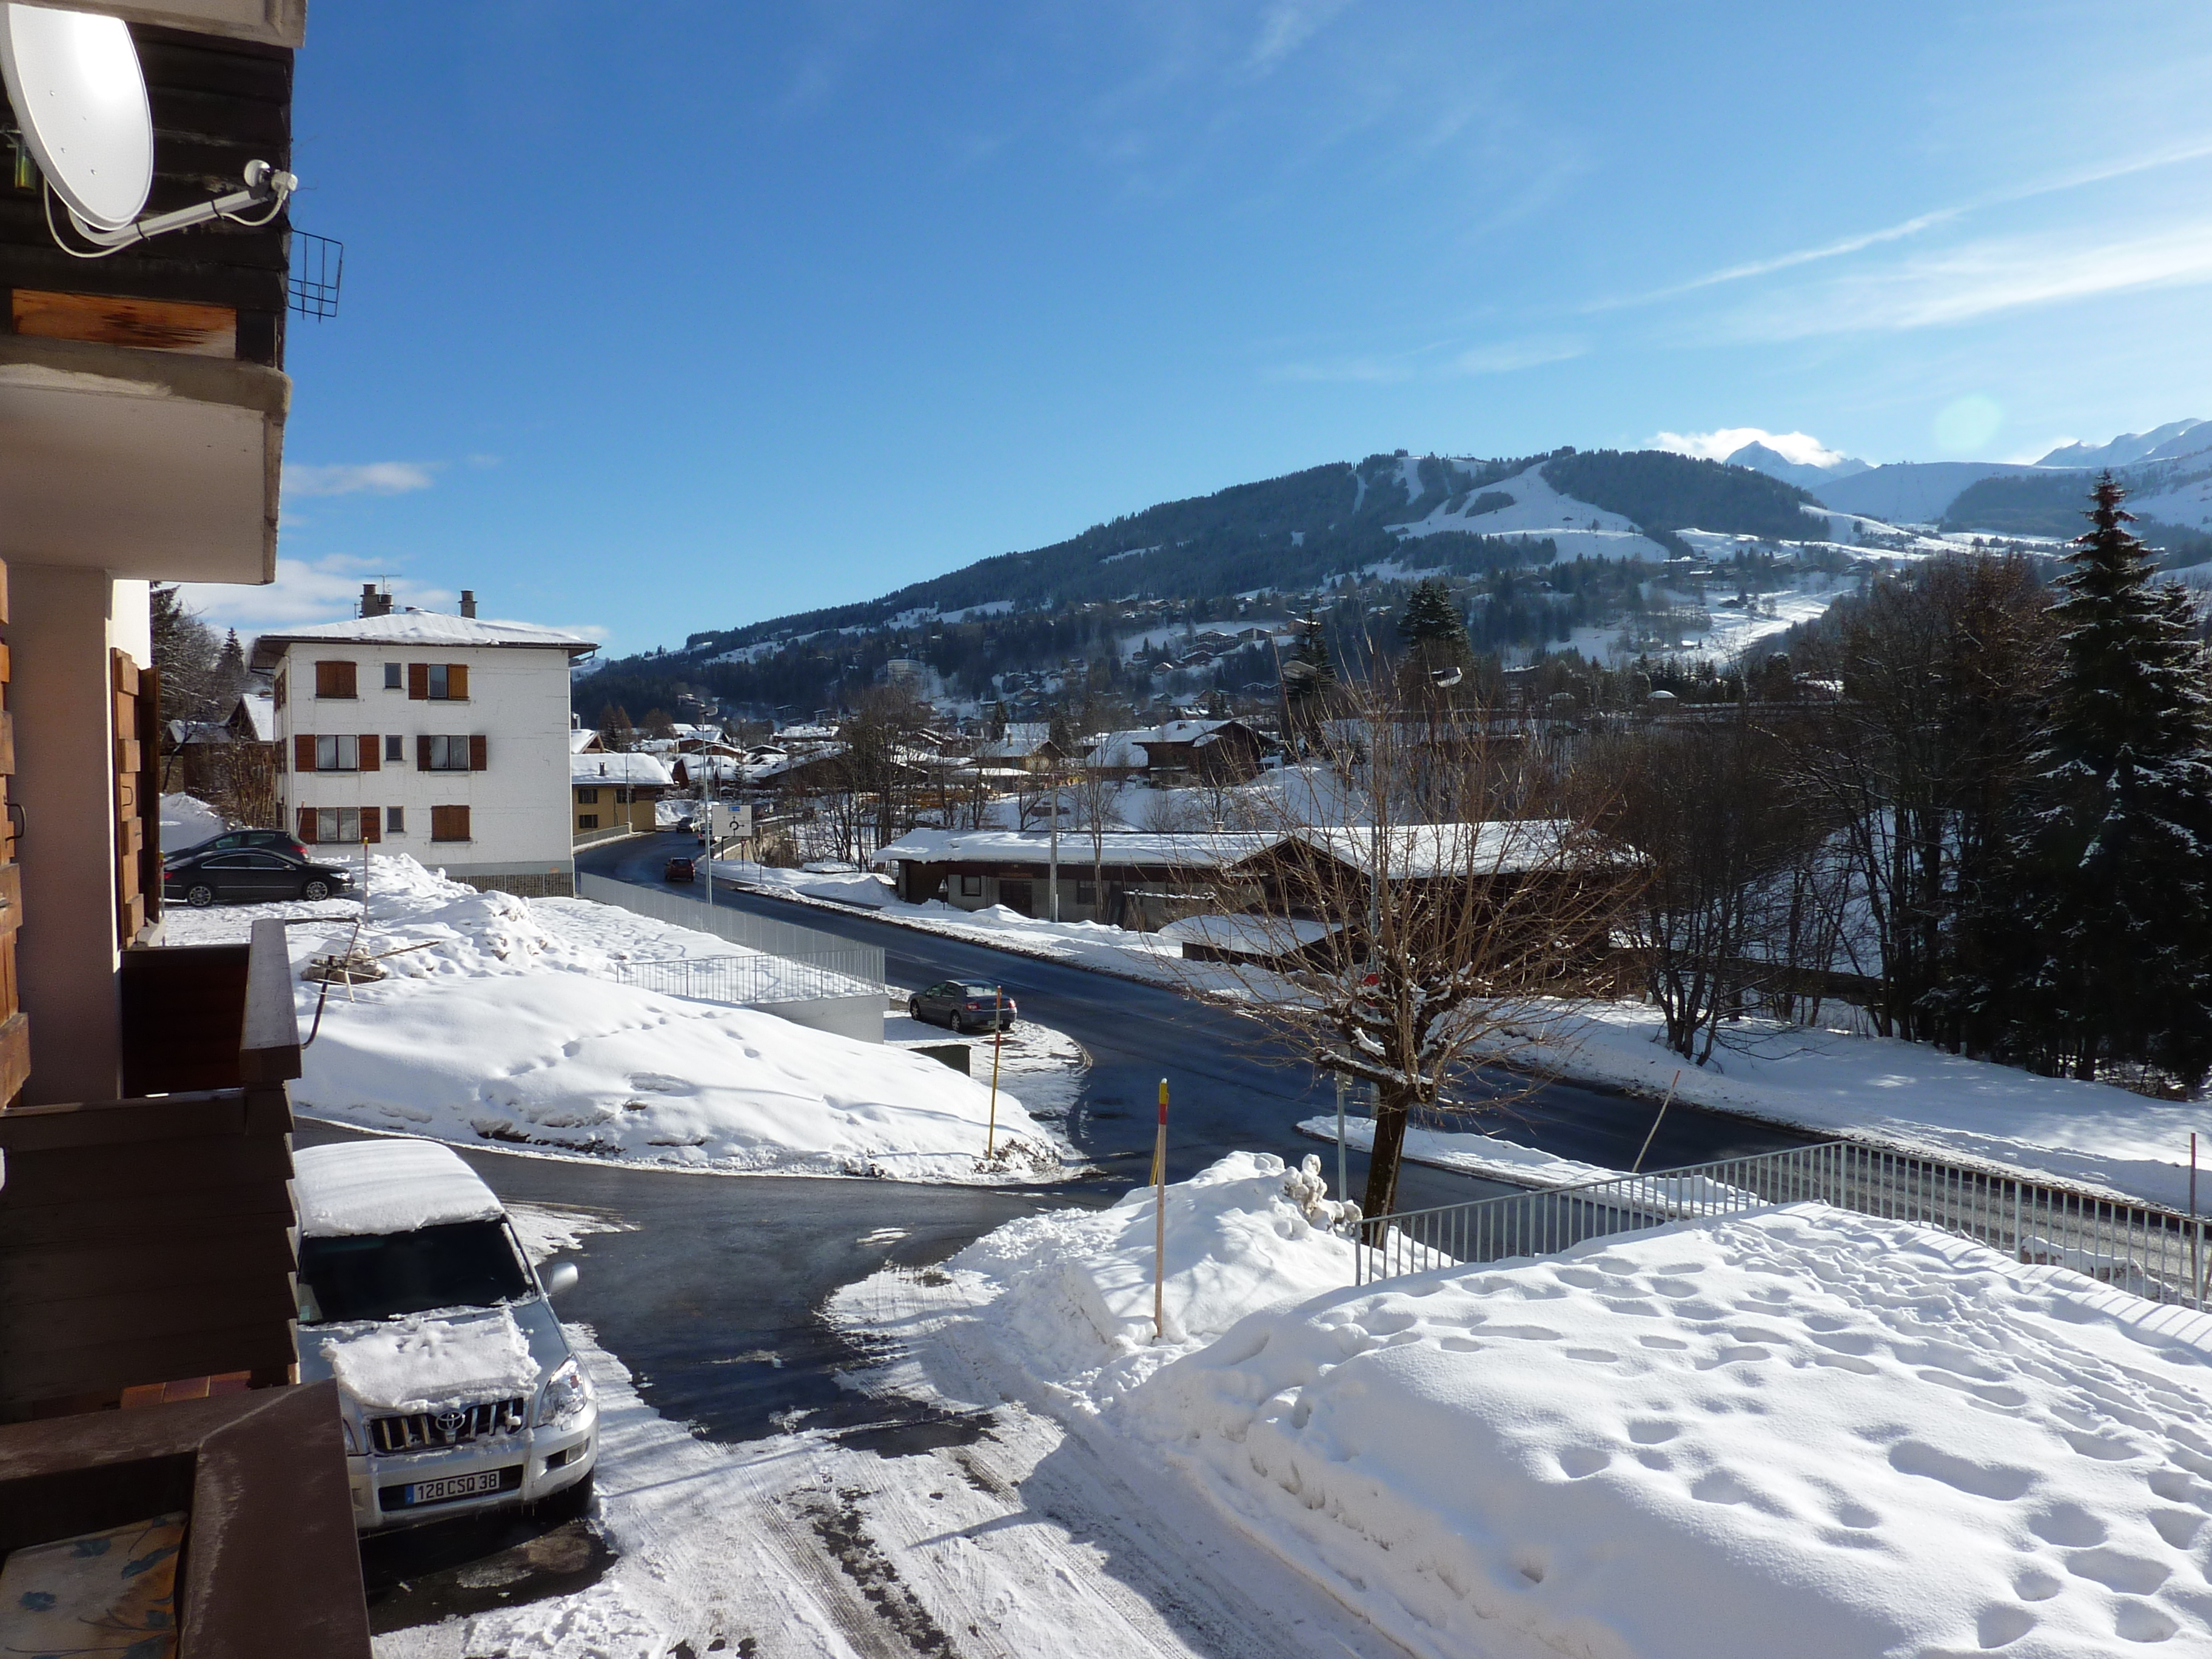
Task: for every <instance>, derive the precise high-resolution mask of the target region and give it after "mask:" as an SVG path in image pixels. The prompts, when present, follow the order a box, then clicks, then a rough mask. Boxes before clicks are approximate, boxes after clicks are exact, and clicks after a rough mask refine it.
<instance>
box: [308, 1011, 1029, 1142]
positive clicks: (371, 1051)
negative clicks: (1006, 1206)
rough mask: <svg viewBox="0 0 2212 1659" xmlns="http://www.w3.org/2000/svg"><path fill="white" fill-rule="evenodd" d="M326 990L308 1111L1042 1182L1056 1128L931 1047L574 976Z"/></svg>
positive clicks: (378, 1124) (471, 1138) (465, 1134)
mask: <svg viewBox="0 0 2212 1659" xmlns="http://www.w3.org/2000/svg"><path fill="white" fill-rule="evenodd" d="M356 996H357V998H358V999H359V1000H358V1001H356V1002H352V1003H347V1002H344V1001H343V1000H340V998H339V997H338V995H337V994H333V997H332V1000H331V1003H330V1005H329V1006H328V1007H327V1008H326V1009H325V1012H324V1018H323V1029H322V1034H321V1036H320V1037H319V1039H318V1040H317V1041H316V1042H314V1043H313V1044H312V1045H311V1046H310V1047H309V1048H307V1050H306V1051H305V1052H304V1054H303V1056H302V1060H303V1063H304V1072H303V1074H302V1075H301V1079H300V1080H299V1081H298V1082H297V1083H295V1084H294V1085H293V1086H292V1097H293V1100H294V1102H295V1104H296V1105H297V1106H298V1107H299V1108H300V1109H301V1110H302V1111H305V1112H307V1113H309V1114H311V1115H316V1116H320V1117H326V1118H330V1119H333V1120H335V1121H339V1122H346V1123H354V1124H358V1125H361V1126H362V1127H372V1128H385V1129H398V1130H404V1131H405V1132H407V1133H413V1134H423V1135H429V1136H433V1137H435V1138H436V1139H441V1140H453V1141H459V1142H460V1143H462V1144H463V1145H470V1144H481V1143H483V1141H486V1140H493V1141H500V1142H505V1143H507V1144H510V1145H520V1146H532V1147H536V1148H538V1149H541V1150H544V1151H547V1152H561V1153H573V1154H583V1155H587V1156H592V1157H597V1158H617V1159H621V1160H623V1161H624V1162H631V1163H651V1164H667V1165H672V1166H675V1167H678V1168H685V1169H697V1170H718V1171H721V1172H724V1173H755V1172H767V1171H773V1172H776V1173H781V1174H802V1175H872V1176H895V1177H896V1178H899V1179H902V1180H923V1181H979V1180H980V1181H993V1180H1018V1179H1028V1180H1033V1179H1036V1177H1037V1176H1041V1175H1051V1176H1056V1175H1058V1174H1059V1173H1060V1162H1061V1159H1060V1146H1059V1143H1058V1142H1057V1141H1056V1140H1055V1139H1054V1137H1053V1136H1052V1135H1051V1134H1049V1133H1048V1132H1047V1131H1045V1130H1044V1129H1043V1128H1042V1127H1040V1126H1039V1125H1037V1124H1036V1122H1035V1121H1033V1120H1032V1119H1031V1118H1030V1115H1029V1114H1028V1113H1027V1112H1026V1111H1025V1110H1024V1109H1023V1108H1022V1106H1021V1103H1019V1102H1018V1100H1016V1099H1015V1098H1014V1097H1012V1096H1010V1095H1007V1094H1005V1093H1003V1092H1002V1093H1001V1094H1000V1098H999V1106H998V1152H999V1154H1000V1155H999V1157H998V1158H997V1159H996V1160H995V1161H994V1163H993V1164H989V1165H985V1164H983V1161H982V1152H983V1145H984V1136H985V1120H986V1118H987V1115H988V1110H989V1091H987V1089H986V1088H985V1087H984V1086H983V1085H981V1084H978V1083H976V1082H974V1081H972V1080H970V1079H968V1078H964V1077H962V1076H961V1075H960V1074H959V1073H957V1072H954V1071H952V1070H951V1068H950V1067H948V1066H943V1065H940V1064H939V1063H938V1062H937V1061H936V1060H930V1059H928V1058H927V1057H925V1056H922V1055H919V1054H911V1053H908V1052H907V1051H905V1050H902V1049H897V1048H885V1047H883V1046H881V1045H879V1044H873V1043H865V1042H854V1041H852V1040H851V1039H849V1038H846V1037H841V1036H831V1035H829V1034H828V1033H825V1032H821V1031H812V1030H805V1028H803V1027H800V1026H797V1025H793V1024H790V1023H789V1022H787V1021H785V1020H781V1019H778V1018H776V1017H775V1016H774V1015H773V1014H764V1013H760V1012H755V1011H753V1010H750V1009H743V1008H729V1007H724V1006H719V1005H716V1004H712V1003H702V1002H693V1001H688V1000H682V999H679V998H676V997H669V996H663V995H661V994H659V993H657V992H653V991H645V990H640V989H638V988H636V987H630V986H623V985H616V984H611V983H609V982H607V981H604V980H598V979H592V978H587V977H586V976H585V975H580V974H563V973H555V972H547V973H535V974H510V975H481V976H477V977H473V978H464V979H446V978H440V977H435V976H433V977H430V978H428V979H427V980H418V981H409V980H394V981H386V982H384V983H381V984H376V985H367V986H362V987H357V988H356Z"/></svg>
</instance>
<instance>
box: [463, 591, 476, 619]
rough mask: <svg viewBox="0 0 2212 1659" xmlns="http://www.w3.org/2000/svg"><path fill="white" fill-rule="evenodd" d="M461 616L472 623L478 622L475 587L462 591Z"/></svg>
mask: <svg viewBox="0 0 2212 1659" xmlns="http://www.w3.org/2000/svg"><path fill="white" fill-rule="evenodd" d="M461 614H462V615H463V616H464V617H468V618H469V619H470V620H471V622H473V621H475V620H476V614H477V591H476V589H475V588H473V587H465V588H463V589H462V590H461Z"/></svg>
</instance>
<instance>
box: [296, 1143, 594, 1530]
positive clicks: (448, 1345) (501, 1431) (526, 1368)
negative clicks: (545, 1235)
mask: <svg viewBox="0 0 2212 1659" xmlns="http://www.w3.org/2000/svg"><path fill="white" fill-rule="evenodd" d="M293 1163H294V1166H295V1172H296V1179H295V1190H296V1192H297V1194H298V1198H299V1206H300V1272H299V1297H300V1310H299V1311H300V1318H299V1328H298V1330H299V1334H298V1350H299V1355H300V1380H301V1382H303V1383H313V1382H319V1381H321V1380H322V1379H323V1378H325V1377H334V1378H336V1379H337V1384H338V1390H339V1394H340V1396H341V1402H342V1404H341V1408H342V1410H343V1413H344V1427H345V1446H346V1471H347V1474H348V1476H349V1479H350V1480H351V1482H352V1485H353V1504H354V1522H355V1524H356V1526H357V1527H359V1528H361V1529H362V1530H363V1531H368V1530H370V1529H372V1528H379V1527H390V1526H402V1525H405V1524H407V1523H408V1522H414V1521H428V1520H441V1519H443V1518H445V1517H446V1516H451V1515H456V1514H464V1513H467V1512H470V1511H473V1510H484V1509H490V1508H494V1507H496V1506H499V1505H503V1504H522V1503H530V1502H533V1501H535V1500H537V1499H539V1498H547V1497H550V1496H551V1495H552V1494H553V1493H555V1492H560V1491H562V1490H564V1489H566V1488H569V1487H572V1486H575V1485H576V1484H577V1483H578V1482H580V1481H583V1480H589V1479H590V1477H591V1473H592V1464H593V1462H594V1461H595V1460H596V1458H597V1456H598V1453H599V1433H598V1431H599V1407H598V1404H597V1401H596V1400H595V1399H594V1397H593V1393H592V1385H591V1383H590V1382H589V1381H588V1380H587V1379H586V1376H584V1372H583V1368H582V1367H581V1366H580V1364H578V1363H577V1361H576V1358H575V1356H574V1354H573V1353H571V1352H569V1349H568V1339H567V1337H566V1336H564V1335H563V1334H562V1330H561V1322H560V1321H559V1320H557V1319H556V1318H555V1317H554V1316H553V1310H552V1308H551V1307H550V1305H549V1304H548V1302H547V1300H546V1298H547V1297H549V1296H554V1295H557V1294H559V1293H560V1292H561V1291H564V1290H566V1289H567V1288H568V1286H569V1285H573V1284H574V1283H575V1279H576V1270H575V1268H574V1267H570V1266H568V1265H567V1264H566V1263H563V1264H562V1265H560V1266H557V1267H554V1268H553V1269H552V1270H551V1271H550V1273H547V1274H546V1275H545V1276H544V1278H543V1279H540V1277H539V1276H538V1272H537V1269H536V1268H534V1267H532V1265H531V1262H530V1259H529V1257H528V1256H527V1255H526V1254H525V1253H524V1251H523V1249H522V1246H521V1243H520V1241H519V1240H518V1239H517V1238H516V1237H515V1234H514V1229H513V1225H511V1224H510V1223H509V1221H508V1219H507V1212H506V1211H505V1210H504V1209H503V1208H501V1205H500V1201H499V1200H498V1199H497V1198H496V1197H495V1196H494V1194H493V1193H492V1190H491V1188H489V1187H487V1186H485V1185H484V1183H483V1182H482V1181H481V1180H479V1179H478V1178H477V1175H476V1172H475V1171H474V1170H471V1169H470V1168H469V1166H468V1165H467V1164H464V1163H463V1162H462V1161H461V1160H460V1158H459V1157H458V1156H456V1155H455V1153H454V1152H453V1149H452V1148H451V1147H448V1146H441V1145H440V1144H439V1143H438V1142H436V1141H430V1140H404V1139H390V1140H383V1139H380V1140H370V1141H352V1142H347V1143H344V1144H342V1145H338V1146H312V1147H307V1148H305V1149H303V1150H301V1152H298V1153H297V1154H295V1157H294V1159H293Z"/></svg>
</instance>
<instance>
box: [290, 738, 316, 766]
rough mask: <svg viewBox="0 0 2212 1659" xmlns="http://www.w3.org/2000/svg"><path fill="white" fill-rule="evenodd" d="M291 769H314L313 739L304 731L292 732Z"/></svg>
mask: <svg viewBox="0 0 2212 1659" xmlns="http://www.w3.org/2000/svg"><path fill="white" fill-rule="evenodd" d="M292 769H293V770H294V771H295V772H312V771H313V770H314V769H315V739H314V738H313V736H312V735H311V734H309V733H307V732H295V733H294V734H293V737H292Z"/></svg>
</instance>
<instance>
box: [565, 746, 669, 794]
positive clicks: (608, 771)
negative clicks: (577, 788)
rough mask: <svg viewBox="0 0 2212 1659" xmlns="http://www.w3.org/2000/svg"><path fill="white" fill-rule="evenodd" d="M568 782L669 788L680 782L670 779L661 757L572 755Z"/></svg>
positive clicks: (569, 758) (640, 755)
mask: <svg viewBox="0 0 2212 1659" xmlns="http://www.w3.org/2000/svg"><path fill="white" fill-rule="evenodd" d="M568 781H569V782H570V783H571V784H584V785H587V786H588V785H591V784H594V783H630V784H659V786H660V787H663V788H666V787H670V786H671V785H673V784H674V783H675V781H676V780H675V779H673V778H671V777H670V776H669V775H668V769H667V768H666V767H665V766H664V765H662V764H661V763H660V757H659V756H658V755H643V754H639V755H598V754H593V755H571V756H569V757H568Z"/></svg>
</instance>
